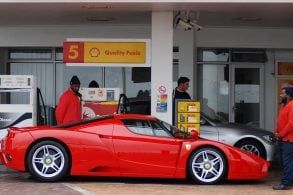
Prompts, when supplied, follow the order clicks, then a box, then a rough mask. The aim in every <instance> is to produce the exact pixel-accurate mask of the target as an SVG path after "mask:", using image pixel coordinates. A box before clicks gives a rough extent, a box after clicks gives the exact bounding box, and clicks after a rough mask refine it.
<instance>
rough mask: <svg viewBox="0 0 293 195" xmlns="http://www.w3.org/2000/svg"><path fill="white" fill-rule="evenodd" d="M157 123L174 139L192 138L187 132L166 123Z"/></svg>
mask: <svg viewBox="0 0 293 195" xmlns="http://www.w3.org/2000/svg"><path fill="white" fill-rule="evenodd" d="M158 122H159V123H160V124H161V125H162V127H163V128H164V129H166V130H168V131H169V132H170V133H171V134H172V135H173V136H174V137H175V138H193V137H191V136H190V134H189V133H188V132H185V131H182V130H180V129H178V128H177V127H175V126H173V125H171V124H169V123H166V122H164V121H161V120H158Z"/></svg>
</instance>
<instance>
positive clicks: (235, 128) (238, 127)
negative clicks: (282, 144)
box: [215, 123, 274, 135]
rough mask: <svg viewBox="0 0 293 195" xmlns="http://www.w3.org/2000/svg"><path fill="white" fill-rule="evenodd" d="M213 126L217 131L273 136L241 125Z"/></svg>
mask: <svg viewBox="0 0 293 195" xmlns="http://www.w3.org/2000/svg"><path fill="white" fill-rule="evenodd" d="M215 126H216V127H217V128H218V129H219V130H225V129H226V130H233V131H234V132H235V131H238V132H243V133H245V134H253V135H274V134H273V132H271V131H268V130H265V129H261V128H256V127H251V126H247V125H243V124H236V123H216V124H215Z"/></svg>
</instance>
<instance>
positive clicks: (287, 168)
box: [273, 87, 293, 190]
mask: <svg viewBox="0 0 293 195" xmlns="http://www.w3.org/2000/svg"><path fill="white" fill-rule="evenodd" d="M280 96H281V98H282V101H281V104H282V107H281V108H280V111H279V116H278V119H277V128H276V130H275V135H276V136H277V138H278V147H279V156H280V163H281V167H282V173H283V175H282V179H281V182H280V184H278V185H274V186H273V189H274V190H288V189H290V188H291V185H292V184H293V88H292V87H284V88H282V93H281V95H280Z"/></svg>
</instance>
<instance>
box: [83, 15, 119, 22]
mask: <svg viewBox="0 0 293 195" xmlns="http://www.w3.org/2000/svg"><path fill="white" fill-rule="evenodd" d="M86 21H88V22H111V21H114V18H111V17H98V16H91V17H86Z"/></svg>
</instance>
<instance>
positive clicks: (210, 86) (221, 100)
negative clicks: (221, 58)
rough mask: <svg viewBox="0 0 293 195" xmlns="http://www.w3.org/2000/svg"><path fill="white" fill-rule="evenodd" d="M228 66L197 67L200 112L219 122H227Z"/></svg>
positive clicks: (201, 65) (200, 65) (203, 65)
mask: <svg viewBox="0 0 293 195" xmlns="http://www.w3.org/2000/svg"><path fill="white" fill-rule="evenodd" d="M228 78H229V66H228V64H225V65H221V64H199V65H198V79H199V82H198V97H199V101H200V102H201V112H203V113H204V114H206V115H208V116H209V117H211V118H213V119H217V120H221V121H228V120H229V83H228Z"/></svg>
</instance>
